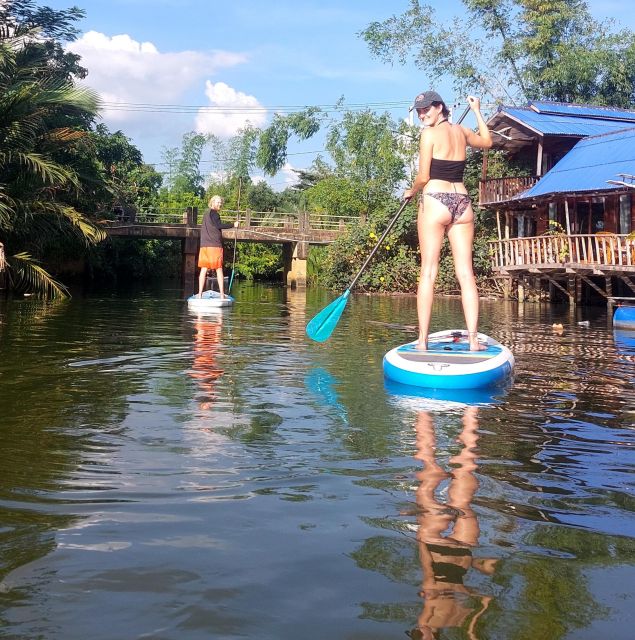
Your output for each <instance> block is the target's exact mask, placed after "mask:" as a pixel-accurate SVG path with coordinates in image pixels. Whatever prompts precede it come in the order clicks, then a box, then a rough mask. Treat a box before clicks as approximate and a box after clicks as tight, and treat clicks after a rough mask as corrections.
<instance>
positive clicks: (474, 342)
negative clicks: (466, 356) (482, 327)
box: [467, 331, 487, 351]
mask: <svg viewBox="0 0 635 640" xmlns="http://www.w3.org/2000/svg"><path fill="white" fill-rule="evenodd" d="M467 336H468V341H469V343H470V351H487V345H484V344H481V343H480V342H479V341H478V333H477V332H474V333H472V332H471V331H470V332H468V334H467Z"/></svg>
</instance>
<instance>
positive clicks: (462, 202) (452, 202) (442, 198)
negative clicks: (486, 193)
mask: <svg viewBox="0 0 635 640" xmlns="http://www.w3.org/2000/svg"><path fill="white" fill-rule="evenodd" d="M424 195H426V196H430V197H432V198H434V199H435V200H438V201H439V202H440V203H441V204H443V205H445V206H446V207H447V208H448V211H449V212H450V216H451V217H452V219H451V223H452V222H456V221H457V220H458V219H459V218H460V217H461V216H462V215H463V213H464V212H465V210H466V209H467V207H468V205H469V204H470V196H468V195H467V194H465V193H451V192H450V193H448V192H446V191H434V192H432V193H430V192H428V193H425V194H424ZM451 223H450V224H451Z"/></svg>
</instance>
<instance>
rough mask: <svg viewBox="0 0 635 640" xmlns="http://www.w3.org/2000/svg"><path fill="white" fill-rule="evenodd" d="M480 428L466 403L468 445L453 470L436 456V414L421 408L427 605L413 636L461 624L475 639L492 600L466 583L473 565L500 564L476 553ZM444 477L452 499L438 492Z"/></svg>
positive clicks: (421, 533)
mask: <svg viewBox="0 0 635 640" xmlns="http://www.w3.org/2000/svg"><path fill="white" fill-rule="evenodd" d="M477 430H478V408H477V407H466V409H465V413H464V415H463V430H462V431H461V434H460V435H459V437H458V441H459V442H460V443H461V444H462V445H463V446H462V448H461V451H460V452H459V453H458V455H456V456H453V457H451V458H450V460H449V462H450V464H451V465H452V466H453V467H454V468H453V469H452V472H451V473H448V472H446V471H445V470H444V469H443V468H442V467H441V466H440V465H439V464H438V462H437V460H436V458H435V450H436V439H435V432H434V423H433V420H432V416H431V415H430V414H429V413H427V412H425V411H422V412H420V413H419V414H418V417H417V422H416V447H417V453H416V455H415V458H417V459H418V460H421V462H422V463H423V469H422V470H421V471H419V472H418V473H417V479H418V480H419V481H420V483H419V486H418V488H417V491H416V502H417V514H418V516H417V524H418V528H417V542H418V545H419V558H420V561H421V567H422V569H423V581H422V585H421V591H420V595H421V596H422V598H423V599H424V605H423V610H422V611H421V614H420V615H419V618H418V620H417V627H416V629H413V631H412V632H411V633H410V637H412V638H417V639H424V640H428V639H431V638H435V637H437V633H438V631H439V630H440V629H443V628H448V627H456V628H463V629H465V630H466V632H467V634H468V637H469V638H473V639H476V635H475V628H476V623H477V621H478V619H479V618H480V616H481V615H482V614H483V612H484V611H485V609H487V607H488V605H489V602H490V600H491V598H490V597H489V596H485V595H481V594H478V593H476V592H474V590H473V589H470V588H469V587H467V586H466V585H465V584H464V582H463V581H464V578H465V576H466V574H467V573H468V571H469V570H470V569H476V570H477V571H480V572H481V573H483V574H486V575H491V574H492V573H493V572H494V567H495V564H496V560H494V559H490V558H480V559H479V558H474V557H473V556H472V550H473V549H474V547H475V546H476V545H477V543H478V538H479V533H480V531H479V524H478V520H477V518H476V513H475V512H474V510H473V509H472V506H471V503H472V499H473V497H474V493H475V492H476V490H477V488H478V480H477V479H476V477H475V475H474V471H475V470H476V466H477V456H476V443H477V441H478V433H477ZM445 480H448V485H447V493H446V495H447V501H446V502H441V501H440V500H439V498H438V497H437V496H438V495H439V492H440V485H441V483H442V482H443V481H445Z"/></svg>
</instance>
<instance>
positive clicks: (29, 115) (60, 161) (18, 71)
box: [0, 33, 105, 297]
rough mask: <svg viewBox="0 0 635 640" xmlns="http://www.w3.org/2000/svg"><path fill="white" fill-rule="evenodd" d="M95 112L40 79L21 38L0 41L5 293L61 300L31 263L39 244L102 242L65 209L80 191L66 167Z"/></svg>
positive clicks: (33, 53) (54, 80)
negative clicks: (68, 237) (66, 240)
mask: <svg viewBox="0 0 635 640" xmlns="http://www.w3.org/2000/svg"><path fill="white" fill-rule="evenodd" d="M33 35H35V34H31V37H33ZM97 109H98V99H97V96H96V94H95V93H93V92H92V91H90V90H88V89H83V88H79V87H76V86H74V85H73V84H72V82H70V81H69V80H68V78H67V77H62V76H60V75H59V74H55V73H47V61H46V59H45V58H44V57H43V55H42V51H41V48H38V47H32V46H29V37H28V36H27V37H25V34H24V33H22V34H21V35H20V37H15V36H14V37H8V38H5V39H2V40H0V247H2V245H4V260H5V262H4V263H3V260H2V258H1V257H0V276H2V274H3V267H4V279H5V282H7V281H8V286H9V288H11V289H14V290H17V291H28V290H30V291H33V292H36V293H39V294H41V295H44V296H47V297H58V296H64V295H66V289H65V287H64V286H63V285H62V284H60V283H59V282H56V281H55V280H54V278H53V277H52V276H51V275H50V274H49V273H48V272H47V271H46V270H45V269H44V268H43V267H42V266H41V264H40V263H39V261H38V256H39V255H41V252H42V248H43V246H44V244H45V243H50V241H51V238H55V237H58V238H61V237H64V236H66V235H76V236H79V237H80V238H81V239H82V240H83V241H84V242H85V243H86V244H94V243H97V242H99V241H100V240H102V239H104V237H105V233H104V232H103V231H102V230H101V229H100V228H99V227H98V226H96V225H95V224H94V223H93V222H92V221H91V220H90V219H89V218H88V217H87V216H86V215H85V214H84V213H82V212H80V211H78V210H77V209H76V208H75V207H74V206H73V205H72V204H71V203H72V202H73V201H75V200H77V196H78V195H79V194H80V193H81V191H82V187H83V185H82V180H81V178H80V175H79V172H78V170H76V169H75V168H74V167H73V166H72V163H70V162H69V161H68V158H70V157H72V155H73V150H74V149H76V148H77V147H78V146H79V145H81V144H83V143H84V142H85V140H86V138H87V137H88V136H89V132H88V130H87V126H86V125H87V123H89V122H91V121H92V120H93V119H94V116H95V114H96V113H97ZM0 253H1V250H0Z"/></svg>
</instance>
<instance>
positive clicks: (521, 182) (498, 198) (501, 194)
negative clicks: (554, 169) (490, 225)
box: [478, 176, 538, 206]
mask: <svg viewBox="0 0 635 640" xmlns="http://www.w3.org/2000/svg"><path fill="white" fill-rule="evenodd" d="M536 182H538V178H534V177H531V176H525V177H516V178H489V179H488V180H481V181H480V182H479V188H478V199H479V204H480V205H481V206H483V205H486V204H494V203H496V202H506V201H507V200H510V199H511V198H513V197H514V196H517V195H518V194H519V193H522V192H523V191H527V189H529V188H531V187H533V186H534V185H535V184H536Z"/></svg>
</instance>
